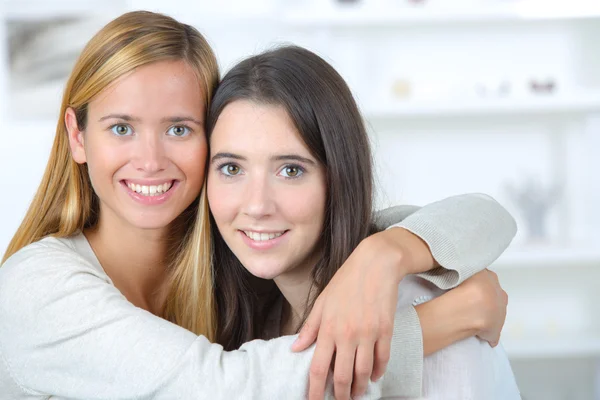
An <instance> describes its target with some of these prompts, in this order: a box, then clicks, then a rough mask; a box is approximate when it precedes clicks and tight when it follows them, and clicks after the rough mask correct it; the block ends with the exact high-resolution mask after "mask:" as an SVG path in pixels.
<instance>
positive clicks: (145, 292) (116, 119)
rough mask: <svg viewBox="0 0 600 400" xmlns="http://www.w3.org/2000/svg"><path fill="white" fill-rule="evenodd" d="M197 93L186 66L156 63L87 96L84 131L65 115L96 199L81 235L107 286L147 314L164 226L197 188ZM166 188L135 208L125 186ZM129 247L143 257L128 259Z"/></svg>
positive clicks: (160, 302)
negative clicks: (160, 196)
mask: <svg viewBox="0 0 600 400" xmlns="http://www.w3.org/2000/svg"><path fill="white" fill-rule="evenodd" d="M198 87H199V85H198V81H197V79H196V77H195V75H194V72H193V70H192V69H191V68H190V67H189V66H188V65H187V64H185V63H183V62H172V63H167V62H165V63H157V64H153V65H151V66H149V67H146V68H140V69H139V70H137V71H135V72H133V73H130V74H127V75H125V76H123V77H121V78H120V79H118V80H117V81H116V82H114V83H113V84H112V85H111V86H110V87H109V88H107V89H106V90H105V91H104V92H103V93H101V95H99V96H98V97H97V98H95V99H94V100H93V101H92V102H91V103H90V104H89V107H88V117H87V121H88V122H87V127H86V129H85V131H81V130H80V129H79V127H78V126H77V121H76V119H75V114H74V112H73V110H72V109H69V110H67V112H66V115H65V124H66V126H67V130H68V132H69V142H70V145H71V152H72V157H73V159H74V160H75V161H76V162H77V163H80V164H83V163H86V164H87V165H88V169H89V173H90V178H91V181H92V184H93V186H94V190H95V192H96V193H97V194H98V197H99V198H100V218H99V222H98V224H97V225H96V226H95V227H94V228H92V229H88V230H86V231H85V232H84V233H85V235H86V237H87V238H88V240H89V242H90V244H91V246H92V247H93V249H94V251H95V253H96V255H97V257H98V259H99V260H100V263H101V264H102V266H103V268H104V269H105V271H106V272H107V274H108V275H109V276H110V277H111V279H112V281H113V282H114V284H115V286H116V287H117V288H118V289H119V290H120V291H121V292H122V293H123V294H124V295H125V297H126V298H127V299H128V300H129V301H130V302H132V303H133V304H134V305H136V306H138V307H141V308H144V309H146V310H148V311H150V312H153V313H155V314H158V313H159V312H160V310H162V308H163V306H164V300H165V297H164V288H165V282H166V280H165V277H166V270H165V267H166V265H165V263H164V262H163V260H164V259H165V252H166V236H167V234H168V227H169V224H170V223H171V222H172V221H173V220H174V219H175V218H176V217H177V216H178V215H179V214H181V212H183V210H184V209H185V208H186V207H187V206H188V205H189V204H190V203H191V202H192V201H193V200H194V198H196V197H197V196H198V193H199V192H200V189H201V187H202V184H203V182H204V168H203V165H204V164H203V163H202V162H199V160H200V161H201V160H203V159H205V157H206V152H207V147H206V139H205V136H204V130H203V121H204V101H203V100H202V93H201V92H200V91H199V90H198ZM183 128H185V129H183ZM181 132H185V133H184V134H183V135H181V137H180V136H177V134H179V133H181ZM167 182H173V187H172V188H171V189H170V191H172V193H170V197H169V199H168V201H166V202H163V203H162V204H153V205H145V204H142V203H140V202H139V201H136V200H135V199H134V198H132V196H131V190H130V189H129V188H128V187H127V184H132V183H137V184H142V185H147V186H151V185H155V186H156V185H158V184H164V183H167ZM124 243H127V246H124V245H123V244H124ZM132 249H143V251H136V252H135V257H132ZM125 262H126V265H127V266H126V267H124V263H125Z"/></svg>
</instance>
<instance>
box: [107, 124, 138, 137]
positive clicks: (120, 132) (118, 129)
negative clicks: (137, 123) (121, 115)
mask: <svg viewBox="0 0 600 400" xmlns="http://www.w3.org/2000/svg"><path fill="white" fill-rule="evenodd" d="M110 130H111V131H112V133H114V134H115V135H117V136H130V135H131V134H133V132H132V129H131V127H130V126H129V125H125V124H117V125H113V126H111V127H110Z"/></svg>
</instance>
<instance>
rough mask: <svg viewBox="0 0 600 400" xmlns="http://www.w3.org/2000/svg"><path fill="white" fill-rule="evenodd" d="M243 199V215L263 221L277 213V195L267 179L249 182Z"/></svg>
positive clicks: (262, 178)
mask: <svg viewBox="0 0 600 400" xmlns="http://www.w3.org/2000/svg"><path fill="white" fill-rule="evenodd" d="M247 183H248V184H247V185H246V189H245V193H244V199H243V213H244V214H246V215H247V216H249V217H251V218H254V219H262V218H265V217H268V216H270V215H273V214H274V212H275V208H276V205H275V197H274V196H275V193H274V190H273V188H272V184H271V183H270V182H269V179H268V178H267V177H261V178H259V179H251V180H248V182H247Z"/></svg>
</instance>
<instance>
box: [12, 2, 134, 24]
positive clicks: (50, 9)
mask: <svg viewBox="0 0 600 400" xmlns="http://www.w3.org/2000/svg"><path fill="white" fill-rule="evenodd" d="M126 6H127V4H126V1H125V0H106V1H103V2H102V3H100V2H98V1H91V0H61V1H42V0H8V1H6V2H5V3H4V12H3V14H4V18H5V19H18V20H40V19H51V18H68V17H81V16H86V15H95V14H96V15H106V14H114V13H119V12H124V11H126V10H127V9H126Z"/></svg>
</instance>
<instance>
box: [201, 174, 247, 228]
mask: <svg viewBox="0 0 600 400" xmlns="http://www.w3.org/2000/svg"><path fill="white" fill-rule="evenodd" d="M222 179H223V178H222V177H220V176H218V175H217V172H214V171H211V172H210V173H209V174H208V184H207V195H208V205H209V207H210V211H211V213H212V215H213V217H214V219H215V222H216V223H217V226H219V227H220V226H221V225H222V224H225V223H227V222H231V221H233V220H234V219H235V216H236V215H237V210H238V209H239V204H238V203H239V201H240V200H241V196H239V194H236V193H234V189H235V185H232V184H228V183H225V182H222Z"/></svg>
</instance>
